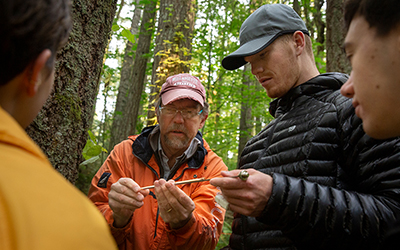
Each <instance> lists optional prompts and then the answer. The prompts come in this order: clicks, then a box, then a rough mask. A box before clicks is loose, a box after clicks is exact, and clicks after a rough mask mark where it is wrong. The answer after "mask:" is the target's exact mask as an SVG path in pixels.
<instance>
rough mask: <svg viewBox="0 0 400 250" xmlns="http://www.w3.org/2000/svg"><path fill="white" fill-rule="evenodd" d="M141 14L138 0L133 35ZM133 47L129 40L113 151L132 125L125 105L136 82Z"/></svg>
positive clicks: (119, 88)
mask: <svg viewBox="0 0 400 250" xmlns="http://www.w3.org/2000/svg"><path fill="white" fill-rule="evenodd" d="M141 15H142V8H141V6H140V5H139V0H136V4H135V11H134V12H133V17H132V24H131V28H130V32H131V33H132V34H133V35H137V34H138V27H139V22H140V17H141ZM135 37H136V36H135ZM136 41H137V39H136ZM132 48H133V43H132V42H131V41H129V40H128V41H127V43H126V47H125V54H124V61H123V63H122V68H121V79H120V83H119V87H118V95H117V101H116V104H115V111H114V116H113V123H112V127H111V137H110V143H109V147H108V151H111V150H112V149H113V148H114V146H115V145H116V144H117V143H119V142H120V141H122V140H123V139H125V138H126V137H127V136H128V134H127V133H126V131H127V129H126V128H127V127H129V126H130V123H128V115H127V114H126V113H125V107H126V104H127V102H128V101H129V100H130V99H128V95H129V92H130V91H132V86H133V82H134V79H133V74H132V73H133V70H134V65H135V64H134V63H133V62H134V53H135V52H134V51H133V50H132ZM128 131H129V130H128Z"/></svg>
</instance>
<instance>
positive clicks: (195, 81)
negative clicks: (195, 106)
mask: <svg viewBox="0 0 400 250" xmlns="http://www.w3.org/2000/svg"><path fill="white" fill-rule="evenodd" d="M160 96H161V97H162V103H163V105H167V104H169V103H171V102H174V101H176V100H180V99H184V98H188V99H192V100H194V101H196V102H198V103H200V104H201V106H204V101H205V99H206V90H205V89H204V86H203V84H201V82H200V80H199V78H197V77H195V76H192V75H189V74H186V73H183V74H178V75H173V76H170V77H168V78H167V81H166V82H165V83H164V84H163V85H162V87H161V92H160Z"/></svg>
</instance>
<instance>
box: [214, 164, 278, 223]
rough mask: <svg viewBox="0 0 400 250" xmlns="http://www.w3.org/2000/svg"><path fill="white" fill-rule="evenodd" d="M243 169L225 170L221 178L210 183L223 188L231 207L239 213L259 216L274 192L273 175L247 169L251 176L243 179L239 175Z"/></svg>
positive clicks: (222, 190)
mask: <svg viewBox="0 0 400 250" xmlns="http://www.w3.org/2000/svg"><path fill="white" fill-rule="evenodd" d="M240 171H241V170H239V169H237V170H232V171H223V172H221V174H222V176H224V177H221V178H213V179H211V181H210V184H211V185H213V186H216V187H219V188H220V189H221V192H222V194H223V196H224V197H225V199H226V200H227V201H228V202H229V208H230V209H231V210H232V211H234V212H237V213H239V214H243V215H246V216H252V217H257V216H259V215H260V214H261V213H262V211H263V210H264V208H265V206H266V205H267V202H268V200H269V197H270V196H271V193H272V184H273V180H272V177H271V176H269V175H267V174H264V173H261V172H259V171H256V170H254V169H246V171H247V172H248V173H249V178H248V179H247V180H246V181H242V180H241V179H239V178H227V177H234V176H238V175H239V173H240Z"/></svg>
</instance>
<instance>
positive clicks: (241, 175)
mask: <svg viewBox="0 0 400 250" xmlns="http://www.w3.org/2000/svg"><path fill="white" fill-rule="evenodd" d="M230 177H231V178H236V177H239V178H240V179H241V180H242V181H246V180H247V178H249V173H248V172H247V171H246V170H242V171H240V173H239V175H237V176H230ZM210 180H211V179H206V178H198V179H190V180H186V181H177V182H175V185H182V184H188V183H195V182H203V181H210ZM150 188H154V185H151V186H147V187H142V188H141V189H142V190H145V189H150Z"/></svg>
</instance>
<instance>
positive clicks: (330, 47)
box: [326, 0, 351, 74]
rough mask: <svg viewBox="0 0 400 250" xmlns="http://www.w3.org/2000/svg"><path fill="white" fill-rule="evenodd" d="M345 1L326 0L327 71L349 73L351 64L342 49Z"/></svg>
mask: <svg viewBox="0 0 400 250" xmlns="http://www.w3.org/2000/svg"><path fill="white" fill-rule="evenodd" d="M343 2H344V0H327V1H326V4H327V8H326V23H327V25H326V71H327V72H329V71H338V72H343V73H347V74H349V73H350V72H351V65H350V63H349V61H348V60H347V58H346V55H345V53H344V52H343V50H342V47H343V41H344V38H345V32H344V25H343V22H344V21H343Z"/></svg>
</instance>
